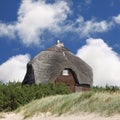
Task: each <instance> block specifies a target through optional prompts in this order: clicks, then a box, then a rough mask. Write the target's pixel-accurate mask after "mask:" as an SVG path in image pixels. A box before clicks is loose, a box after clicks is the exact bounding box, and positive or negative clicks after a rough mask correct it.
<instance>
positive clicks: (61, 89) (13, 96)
mask: <svg viewBox="0 0 120 120" xmlns="http://www.w3.org/2000/svg"><path fill="white" fill-rule="evenodd" d="M69 93H70V90H69V88H68V87H67V86H65V85H64V84H56V85H55V84H52V83H49V84H39V85H32V86H29V85H24V86H21V83H15V82H10V83H8V84H3V83H0V111H12V110H15V109H17V108H18V107H20V106H23V105H25V104H27V103H29V102H31V101H33V100H36V99H40V98H43V97H46V96H51V95H57V94H69Z"/></svg>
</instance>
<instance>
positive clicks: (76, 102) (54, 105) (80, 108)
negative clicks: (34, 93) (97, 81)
mask: <svg viewBox="0 0 120 120" xmlns="http://www.w3.org/2000/svg"><path fill="white" fill-rule="evenodd" d="M17 111H23V113H24V116H25V117H29V116H32V115H35V114H39V113H41V112H43V113H47V112H50V113H52V114H57V115H61V114H65V113H68V114H74V113H79V112H89V113H92V112H95V113H98V114H100V115H113V114H120V94H119V93H112V94H111V93H107V92H104V93H100V92H85V93H74V94H69V95H57V96H50V97H46V98H42V99H40V100H35V101H33V102H31V103H29V104H27V105H25V106H23V107H21V108H19V109H18V110H17Z"/></svg>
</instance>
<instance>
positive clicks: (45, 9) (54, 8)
mask: <svg viewBox="0 0 120 120" xmlns="http://www.w3.org/2000/svg"><path fill="white" fill-rule="evenodd" d="M68 12H69V7H68V4H67V3H66V2H64V1H61V2H56V3H54V4H48V3H45V2H43V1H36V2H35V1H34V2H33V1H32V0H27V1H25V0H23V1H22V4H21V6H20V9H19V11H18V16H19V17H18V23H17V26H16V27H17V30H18V35H19V36H20V38H21V39H22V41H23V43H25V44H28V45H29V44H31V43H36V44H38V43H39V42H40V37H41V34H42V33H43V31H44V30H45V29H47V30H50V31H51V32H53V31H54V32H55V31H56V32H57V31H59V28H60V25H62V23H63V21H64V20H65V19H66V18H67V13H68Z"/></svg>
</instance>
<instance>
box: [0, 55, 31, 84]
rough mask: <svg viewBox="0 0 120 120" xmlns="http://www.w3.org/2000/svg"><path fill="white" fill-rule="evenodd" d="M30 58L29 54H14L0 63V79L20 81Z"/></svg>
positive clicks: (3, 80)
mask: <svg viewBox="0 0 120 120" xmlns="http://www.w3.org/2000/svg"><path fill="white" fill-rule="evenodd" d="M29 60H30V56H29V54H25V55H16V56H13V57H11V58H9V59H8V60H7V61H6V62H4V63H3V64H1V65H0V81H2V82H4V83H7V82H9V81H11V82H12V81H22V80H23V78H24V75H25V72H26V64H27V63H28V61H29Z"/></svg>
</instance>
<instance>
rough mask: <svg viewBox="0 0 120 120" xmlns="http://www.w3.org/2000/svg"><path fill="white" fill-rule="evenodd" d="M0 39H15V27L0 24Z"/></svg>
mask: <svg viewBox="0 0 120 120" xmlns="http://www.w3.org/2000/svg"><path fill="white" fill-rule="evenodd" d="M0 37H9V38H11V39H14V38H15V26H14V24H8V25H7V24H4V23H0Z"/></svg>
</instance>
